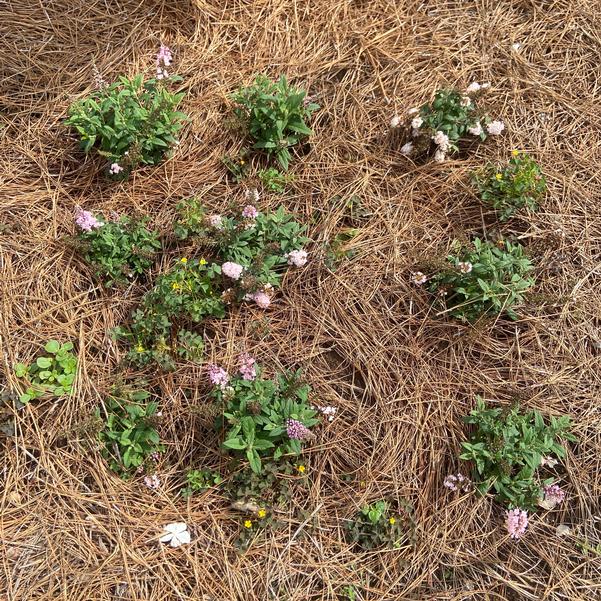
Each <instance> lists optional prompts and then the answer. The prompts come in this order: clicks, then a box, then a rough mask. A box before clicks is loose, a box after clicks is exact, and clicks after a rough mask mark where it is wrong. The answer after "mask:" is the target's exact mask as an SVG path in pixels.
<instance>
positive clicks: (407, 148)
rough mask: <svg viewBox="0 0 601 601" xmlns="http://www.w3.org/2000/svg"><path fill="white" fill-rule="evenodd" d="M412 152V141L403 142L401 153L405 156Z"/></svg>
mask: <svg viewBox="0 0 601 601" xmlns="http://www.w3.org/2000/svg"><path fill="white" fill-rule="evenodd" d="M412 152H413V143H412V142H407V143H406V144H403V145H402V146H401V154H404V155H405V156H407V155H410V154H411V153H412Z"/></svg>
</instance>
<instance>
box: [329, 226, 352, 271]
mask: <svg viewBox="0 0 601 601" xmlns="http://www.w3.org/2000/svg"><path fill="white" fill-rule="evenodd" d="M358 233H359V230H358V229H356V228H351V227H347V228H342V229H341V230H340V232H338V233H337V234H336V235H335V236H334V239H333V240H332V241H331V242H330V243H328V245H327V246H326V254H325V261H324V263H325V265H326V267H327V268H328V269H329V270H330V271H336V269H337V267H338V266H339V265H340V263H342V262H343V261H346V260H349V259H352V258H353V257H354V256H355V254H356V251H354V250H353V249H351V248H349V244H350V242H351V241H352V240H353V238H354V237H355V236H356V235H357V234H358Z"/></svg>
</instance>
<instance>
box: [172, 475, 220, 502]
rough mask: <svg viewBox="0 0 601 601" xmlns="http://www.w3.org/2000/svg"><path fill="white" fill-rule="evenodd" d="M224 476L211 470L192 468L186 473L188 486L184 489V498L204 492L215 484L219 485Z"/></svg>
mask: <svg viewBox="0 0 601 601" xmlns="http://www.w3.org/2000/svg"><path fill="white" fill-rule="evenodd" d="M222 482H223V478H222V477H221V476H220V475H219V474H218V473H217V472H212V471H211V470H190V471H189V472H188V473H187V474H186V487H185V488H184V489H183V490H182V495H183V496H184V498H188V497H191V496H192V495H194V494H195V493H199V492H204V491H205V490H208V489H209V488H213V487H214V486H219V485H220V484H221V483H222Z"/></svg>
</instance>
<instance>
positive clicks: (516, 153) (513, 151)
mask: <svg viewBox="0 0 601 601" xmlns="http://www.w3.org/2000/svg"><path fill="white" fill-rule="evenodd" d="M518 154H520V151H519V150H512V151H511V155H512V156H514V157H517V156H518Z"/></svg>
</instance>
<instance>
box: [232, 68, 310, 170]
mask: <svg viewBox="0 0 601 601" xmlns="http://www.w3.org/2000/svg"><path fill="white" fill-rule="evenodd" d="M305 96H306V92H305V91H304V90H300V89H299V88H295V87H293V86H291V85H290V84H289V83H288V82H287V81H286V78H285V77H284V76H283V75H282V76H281V77H280V79H279V80H278V81H276V82H274V81H271V80H270V79H269V78H268V77H266V76H265V75H258V76H257V77H256V78H255V81H254V83H253V84H252V85H251V86H249V87H247V88H242V89H240V90H239V91H238V92H236V93H235V94H233V96H232V100H234V102H235V103H236V104H237V106H236V108H235V109H234V114H235V115H236V117H237V118H238V119H240V120H241V122H242V123H244V125H245V126H246V128H247V129H248V134H249V136H250V138H251V139H252V140H253V142H254V145H253V148H254V149H258V150H264V151H265V152H267V154H268V155H273V156H275V158H276V160H277V161H278V163H279V164H280V165H281V167H282V168H283V169H288V164H289V162H290V158H291V155H290V150H289V148H291V147H292V146H294V145H295V144H297V143H298V142H299V141H301V140H302V139H303V138H305V137H307V136H310V135H311V134H312V133H313V132H312V131H311V130H310V129H309V128H308V127H307V125H306V123H305V121H306V120H307V119H309V118H310V117H311V115H312V114H313V112H315V111H316V110H317V109H318V108H319V105H317V104H314V103H312V102H305Z"/></svg>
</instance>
